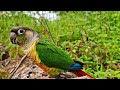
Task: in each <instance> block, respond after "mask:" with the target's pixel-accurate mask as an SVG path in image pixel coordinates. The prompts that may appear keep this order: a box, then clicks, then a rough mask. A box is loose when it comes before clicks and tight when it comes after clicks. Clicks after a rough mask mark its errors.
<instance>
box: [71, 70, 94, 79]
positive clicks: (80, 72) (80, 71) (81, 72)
mask: <svg viewBox="0 0 120 90" xmlns="http://www.w3.org/2000/svg"><path fill="white" fill-rule="evenodd" d="M72 72H73V73H74V74H75V75H77V76H78V77H81V76H88V77H89V78H93V79H95V78H94V77H93V76H91V75H89V74H87V73H86V72H84V71H82V70H74V71H72Z"/></svg>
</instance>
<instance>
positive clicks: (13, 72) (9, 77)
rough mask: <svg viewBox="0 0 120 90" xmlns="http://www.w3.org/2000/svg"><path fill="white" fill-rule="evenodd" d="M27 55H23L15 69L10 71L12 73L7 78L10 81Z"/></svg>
mask: <svg viewBox="0 0 120 90" xmlns="http://www.w3.org/2000/svg"><path fill="white" fill-rule="evenodd" d="M26 56H27V54H25V55H24V56H23V57H22V59H21V60H20V63H18V65H17V66H16V68H15V69H14V70H13V71H12V73H11V74H10V76H8V79H11V78H12V76H13V75H14V74H15V72H16V71H17V70H18V68H19V67H20V65H21V64H22V62H23V61H24V60H25V58H26Z"/></svg>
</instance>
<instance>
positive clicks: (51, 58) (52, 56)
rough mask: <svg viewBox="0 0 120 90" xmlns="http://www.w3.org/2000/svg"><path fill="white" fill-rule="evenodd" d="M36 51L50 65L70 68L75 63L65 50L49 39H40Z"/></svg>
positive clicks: (65, 68) (44, 62) (42, 60)
mask: <svg viewBox="0 0 120 90" xmlns="http://www.w3.org/2000/svg"><path fill="white" fill-rule="evenodd" d="M36 51H37V53H38V55H39V58H40V59H41V62H42V63H43V64H45V65H46V66H48V67H55V68H60V69H64V70H68V69H69V67H70V66H71V65H72V64H73V63H74V61H73V60H72V59H71V57H70V56H69V55H68V54H67V53H66V52H65V51H64V50H62V49H61V48H59V47H57V46H56V45H54V44H53V43H50V42H47V41H40V43H38V44H37V45H36Z"/></svg>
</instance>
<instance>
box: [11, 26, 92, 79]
mask: <svg viewBox="0 0 120 90" xmlns="http://www.w3.org/2000/svg"><path fill="white" fill-rule="evenodd" d="M10 40H11V42H12V43H13V44H18V45H19V46H20V47H21V48H22V49H23V51H24V53H25V54H28V56H29V57H30V58H31V59H32V60H34V61H35V62H36V64H37V65H38V66H39V67H41V68H42V69H43V70H44V71H45V72H46V73H48V74H49V75H50V76H51V77H52V76H57V75H59V74H62V73H64V72H67V71H70V72H72V73H74V74H75V75H76V76H88V77H90V78H93V77H92V76H90V75H89V74H87V73H85V72H84V71H82V70H81V69H82V68H83V64H82V63H81V62H78V61H73V60H72V58H71V57H70V56H69V55H68V54H67V52H66V51H64V50H63V49H61V48H60V47H58V46H56V45H55V44H53V43H51V42H49V41H46V40H42V38H41V36H40V34H38V33H37V32H36V31H34V30H32V29H31V28H28V27H22V26H18V27H14V28H12V30H11V33H10Z"/></svg>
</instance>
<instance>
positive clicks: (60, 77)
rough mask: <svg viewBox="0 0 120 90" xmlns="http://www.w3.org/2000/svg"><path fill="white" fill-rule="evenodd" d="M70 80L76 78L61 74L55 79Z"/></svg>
mask: <svg viewBox="0 0 120 90" xmlns="http://www.w3.org/2000/svg"><path fill="white" fill-rule="evenodd" d="M70 78H74V76H72V75H68V74H60V75H58V76H56V77H55V79H70Z"/></svg>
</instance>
